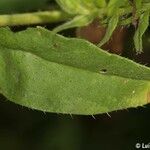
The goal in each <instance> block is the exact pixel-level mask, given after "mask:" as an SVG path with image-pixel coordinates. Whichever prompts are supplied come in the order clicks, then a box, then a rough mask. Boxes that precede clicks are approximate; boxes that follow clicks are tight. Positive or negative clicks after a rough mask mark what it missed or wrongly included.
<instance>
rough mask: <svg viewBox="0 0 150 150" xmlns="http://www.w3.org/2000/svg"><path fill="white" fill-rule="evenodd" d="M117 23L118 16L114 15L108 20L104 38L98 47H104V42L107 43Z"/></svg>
mask: <svg viewBox="0 0 150 150" xmlns="http://www.w3.org/2000/svg"><path fill="white" fill-rule="evenodd" d="M118 21H119V16H118V15H114V16H112V17H111V18H110V20H109V23H108V27H107V31H106V34H105V36H104V38H103V39H102V40H101V41H100V43H99V44H98V46H99V47H101V46H102V45H104V44H105V43H106V42H108V41H109V39H110V37H111V36H112V34H113V32H114V30H115V28H116V27H117V24H118Z"/></svg>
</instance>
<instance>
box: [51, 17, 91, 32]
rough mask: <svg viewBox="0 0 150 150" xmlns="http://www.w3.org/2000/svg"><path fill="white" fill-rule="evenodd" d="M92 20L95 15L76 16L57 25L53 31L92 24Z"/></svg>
mask: <svg viewBox="0 0 150 150" xmlns="http://www.w3.org/2000/svg"><path fill="white" fill-rule="evenodd" d="M92 21H93V17H92V16H89V15H82V16H76V17H74V18H73V19H72V20H71V21H68V22H66V23H64V24H62V25H60V26H58V27H56V28H55V29H54V30H53V31H54V32H55V33H57V32H60V31H62V30H65V29H69V28H74V27H82V26H86V25H88V24H90V23H91V22H92Z"/></svg>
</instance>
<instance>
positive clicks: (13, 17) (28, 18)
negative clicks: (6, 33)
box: [0, 10, 71, 26]
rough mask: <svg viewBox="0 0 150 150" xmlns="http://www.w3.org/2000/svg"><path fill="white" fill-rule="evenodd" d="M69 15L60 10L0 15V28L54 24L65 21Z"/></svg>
mask: <svg viewBox="0 0 150 150" xmlns="http://www.w3.org/2000/svg"><path fill="white" fill-rule="evenodd" d="M69 17H71V16H70V15H68V14H66V13H65V12H63V11H60V10H53V11H43V12H32V13H22V14H10V15H0V26H15V25H31V24H44V23H54V22H59V21H65V20H67V19H68V18H69Z"/></svg>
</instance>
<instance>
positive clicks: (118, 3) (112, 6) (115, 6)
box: [107, 0, 128, 16]
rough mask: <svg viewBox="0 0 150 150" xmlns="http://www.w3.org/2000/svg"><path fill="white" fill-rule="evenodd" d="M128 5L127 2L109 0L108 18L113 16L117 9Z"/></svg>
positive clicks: (125, 0)
mask: <svg viewBox="0 0 150 150" xmlns="http://www.w3.org/2000/svg"><path fill="white" fill-rule="evenodd" d="M127 4H128V0H109V3H108V6H107V7H108V16H113V15H114V14H115V13H116V12H117V10H118V8H119V7H123V6H125V5H127Z"/></svg>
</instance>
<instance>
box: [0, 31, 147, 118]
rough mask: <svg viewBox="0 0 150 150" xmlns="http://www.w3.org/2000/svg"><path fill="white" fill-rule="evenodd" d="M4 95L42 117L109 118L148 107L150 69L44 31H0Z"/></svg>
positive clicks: (0, 83)
mask: <svg viewBox="0 0 150 150" xmlns="http://www.w3.org/2000/svg"><path fill="white" fill-rule="evenodd" d="M0 93H1V94H3V95H4V96H6V97H7V98H8V99H9V100H10V101H12V102H15V103H17V104H20V105H23V106H27V107H29V108H33V109H38V110H42V111H48V112H56V113H68V114H84V115H92V114H98V113H105V112H110V111H114V110H118V109H125V108H128V107H137V106H141V105H144V104H147V103H148V101H149V99H150V96H149V95H150V69H149V68H147V67H145V66H142V65H139V64H136V63H134V62H133V61H131V60H128V59H126V58H123V57H120V56H117V55H113V54H109V53H107V52H105V51H103V50H101V49H100V48H98V47H96V46H94V45H93V44H91V43H89V42H87V41H85V40H81V39H75V38H65V37H63V36H60V35H57V34H54V33H53V32H50V31H48V30H45V29H43V28H29V29H27V30H25V31H21V32H17V33H13V32H11V31H10V30H9V29H7V28H1V29H0Z"/></svg>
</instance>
